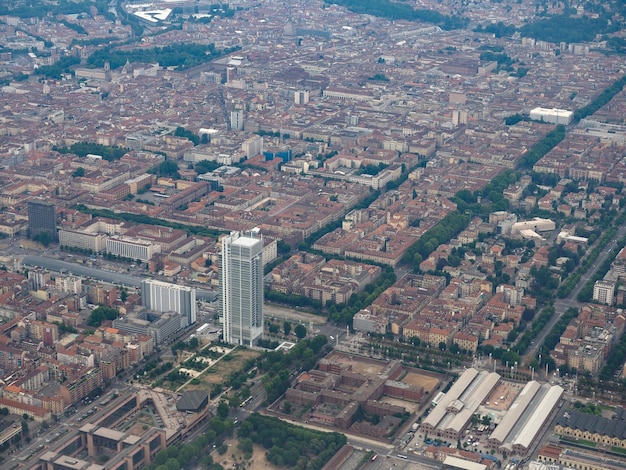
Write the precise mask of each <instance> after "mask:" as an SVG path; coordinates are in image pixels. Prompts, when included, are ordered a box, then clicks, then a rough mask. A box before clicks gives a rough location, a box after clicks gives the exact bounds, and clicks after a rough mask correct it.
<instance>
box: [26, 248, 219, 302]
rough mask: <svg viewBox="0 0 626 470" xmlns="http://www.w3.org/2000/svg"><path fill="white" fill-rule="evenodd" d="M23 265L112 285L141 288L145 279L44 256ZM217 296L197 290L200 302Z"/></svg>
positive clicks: (215, 293) (214, 293)
mask: <svg viewBox="0 0 626 470" xmlns="http://www.w3.org/2000/svg"><path fill="white" fill-rule="evenodd" d="M22 264H23V265H25V266H30V267H36V266H39V267H42V268H45V269H48V270H50V271H54V272H58V273H60V272H69V273H72V274H75V275H77V276H82V277H91V278H93V279H99V280H102V281H105V282H110V283H112V284H117V285H122V286H128V287H139V286H140V285H141V281H143V279H144V278H140V277H137V276H133V275H130V274H124V273H118V272H113V271H105V270H104V269H102V268H92V267H89V266H85V265H82V264H77V263H70V262H68V261H61V260H58V259H53V258H46V257H44V256H36V255H26V256H24V258H23V260H22ZM216 296H217V292H216V291H212V290H208V289H196V298H197V299H198V300H208V301H213V300H215V298H216Z"/></svg>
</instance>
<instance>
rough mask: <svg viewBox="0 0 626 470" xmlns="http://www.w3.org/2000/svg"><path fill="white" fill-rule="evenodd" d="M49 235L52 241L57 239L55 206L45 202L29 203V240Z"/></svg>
mask: <svg viewBox="0 0 626 470" xmlns="http://www.w3.org/2000/svg"><path fill="white" fill-rule="evenodd" d="M42 233H48V235H49V236H50V240H51V241H56V240H57V239H58V238H57V216H56V210H55V207H54V205H53V204H49V203H47V202H44V201H29V202H28V238H30V239H33V238H35V237H36V236H37V235H40V234H42Z"/></svg>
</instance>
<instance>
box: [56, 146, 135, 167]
mask: <svg viewBox="0 0 626 470" xmlns="http://www.w3.org/2000/svg"><path fill="white" fill-rule="evenodd" d="M52 150H54V151H55V152H59V153H63V154H68V153H73V154H74V155H78V156H79V157H86V156H87V155H98V156H100V157H102V159H103V160H107V161H109V162H112V161H114V160H119V159H120V158H122V157H123V156H124V155H126V153H128V149H125V148H121V147H109V146H107V145H101V144H95V143H91V142H76V143H75V144H72V145H70V146H69V147H57V146H53V147H52Z"/></svg>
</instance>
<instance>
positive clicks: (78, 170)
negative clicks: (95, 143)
mask: <svg viewBox="0 0 626 470" xmlns="http://www.w3.org/2000/svg"><path fill="white" fill-rule="evenodd" d="M72 176H73V177H74V178H76V177H82V176H85V169H84V168H83V167H82V166H79V167H78V168H76V170H74V172H73V173H72Z"/></svg>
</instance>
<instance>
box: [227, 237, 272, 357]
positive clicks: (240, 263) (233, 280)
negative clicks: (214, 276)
mask: <svg viewBox="0 0 626 470" xmlns="http://www.w3.org/2000/svg"><path fill="white" fill-rule="evenodd" d="M262 254H263V239H262V238H261V235H260V233H259V230H258V229H253V230H251V231H249V232H246V233H245V234H241V233H239V232H232V233H231V234H230V235H228V236H225V237H223V238H222V250H221V258H220V297H221V298H220V318H221V320H222V322H223V325H224V341H225V342H227V343H231V344H243V345H246V346H251V345H253V344H254V343H255V342H256V340H257V339H259V338H260V336H261V335H262V334H263V259H262Z"/></svg>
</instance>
